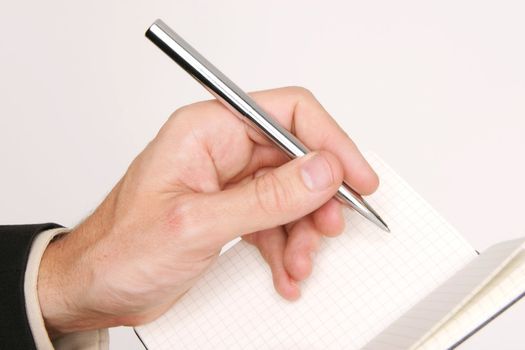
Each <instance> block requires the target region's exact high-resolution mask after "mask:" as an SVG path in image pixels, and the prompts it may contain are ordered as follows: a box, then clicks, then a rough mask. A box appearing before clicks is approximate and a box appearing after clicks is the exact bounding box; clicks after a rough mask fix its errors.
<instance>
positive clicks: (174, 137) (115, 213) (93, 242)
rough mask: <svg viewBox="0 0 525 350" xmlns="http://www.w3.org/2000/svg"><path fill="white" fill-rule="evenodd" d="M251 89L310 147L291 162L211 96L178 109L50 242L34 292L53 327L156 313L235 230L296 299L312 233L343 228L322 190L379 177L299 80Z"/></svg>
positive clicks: (313, 243) (369, 185)
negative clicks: (86, 211) (89, 209)
mask: <svg viewBox="0 0 525 350" xmlns="http://www.w3.org/2000/svg"><path fill="white" fill-rule="evenodd" d="M252 96H253V98H254V99H255V100H256V101H257V102H258V103H260V105H262V106H263V107H264V108H265V109H266V110H267V111H268V112H269V113H270V114H271V115H272V116H273V117H274V118H276V119H277V120H278V122H279V123H280V124H281V125H283V126H284V127H286V128H287V129H289V130H291V131H292V132H293V133H294V134H295V135H297V136H298V138H299V139H300V140H301V141H303V143H304V144H305V145H306V146H307V147H309V148H310V149H312V150H317V152H313V153H312V154H308V155H306V156H304V157H302V158H299V159H295V160H292V161H290V160H289V159H288V158H287V157H286V156H285V155H284V154H283V152H282V151H280V150H278V149H277V148H276V147H274V146H273V145H272V144H271V143H270V142H269V141H268V140H266V139H265V138H264V137H262V136H261V135H259V134H258V133H257V132H255V131H254V130H252V129H251V128H249V127H248V126H247V125H246V124H244V123H243V122H242V121H240V120H239V119H237V118H236V117H235V116H233V115H232V113H231V112H229V111H228V110H227V109H226V108H225V107H223V106H222V105H221V104H220V103H219V102H217V101H206V102H200V103H196V104H193V105H190V106H186V107H183V108H181V109H179V110H178V111H176V112H175V113H174V114H173V115H172V116H171V117H170V118H169V120H168V121H167V122H166V124H165V125H164V126H163V127H162V129H161V130H160V132H159V133H158V135H157V136H156V137H155V139H154V140H153V141H151V142H150V143H149V144H148V146H147V147H146V148H145V149H144V151H143V152H142V153H141V154H140V155H139V156H138V157H137V158H136V159H135V160H134V161H133V163H132V164H131V165H130V167H129V169H128V171H127V172H126V174H125V176H124V177H123V178H122V179H121V180H120V181H119V182H118V183H117V185H116V186H115V188H114V189H113V190H112V191H111V193H110V194H109V195H108V197H107V198H106V199H105V200H104V202H103V203H102V204H101V205H100V206H99V207H98V208H97V209H96V211H95V212H94V213H93V214H92V215H91V216H89V217H88V218H87V219H86V220H85V221H84V222H83V223H82V224H80V225H79V226H78V227H76V228H75V229H74V230H73V231H72V232H71V233H69V234H67V235H65V236H64V237H62V238H60V239H58V240H56V241H55V242H53V243H51V244H50V245H49V247H48V248H47V250H46V252H45V254H44V257H43V260H42V263H41V267H40V273H39V279H38V293H39V298H40V304H41V308H42V313H43V316H44V319H45V322H46V326H47V328H48V330H49V332H50V334H51V335H52V336H58V335H60V334H65V333H69V332H73V331H79V330H87V329H95V328H102V327H110V326H117V325H139V324H143V323H146V322H148V321H151V320H153V319H155V318H156V317H158V316H159V315H161V314H162V313H163V312H165V311H166V310H167V309H168V308H169V307H170V306H171V305H173V304H174V303H175V302H176V301H177V300H178V299H179V298H180V297H181V296H182V295H183V294H184V293H185V292H186V291H187V290H188V289H189V288H190V287H191V286H192V285H193V284H194V283H195V281H196V280H197V279H198V278H199V276H201V275H202V274H203V272H204V271H205V270H206V269H207V268H208V267H209V266H210V264H211V263H213V262H214V261H215V259H216V258H217V256H218V253H219V251H220V249H221V247H222V246H223V245H224V244H225V243H227V242H228V241H230V240H231V239H233V238H235V237H238V236H241V235H242V236H243V238H244V239H245V240H246V241H248V242H250V243H252V244H254V245H256V246H257V247H258V248H259V250H260V252H261V254H262V256H263V257H264V258H265V260H266V261H267V262H268V264H269V265H270V267H271V270H272V274H273V281H274V285H275V288H276V290H277V291H278V292H279V293H280V294H281V295H282V296H283V297H285V298H287V299H290V300H293V299H296V298H298V297H299V295H300V289H299V284H298V282H300V281H302V280H304V279H305V278H307V277H308V275H309V274H310V272H311V270H312V256H313V253H314V252H315V250H316V249H317V246H318V243H319V240H320V238H321V237H322V236H334V235H337V234H339V233H340V232H341V231H342V230H343V226H344V221H343V218H342V212H341V210H342V208H341V206H340V204H339V203H338V202H337V201H335V200H333V199H331V198H332V197H333V195H334V194H335V193H336V191H337V189H338V187H339V185H340V184H341V182H342V181H343V178H344V179H345V180H346V181H347V182H348V183H349V184H350V185H351V186H352V187H353V188H354V189H355V190H357V191H358V192H360V193H362V194H368V193H371V192H373V191H374V190H375V189H376V187H377V185H378V179H377V176H376V175H375V173H374V172H373V170H372V169H371V168H370V166H369V165H368V163H367V162H366V161H365V160H364V158H363V157H362V155H361V154H360V153H359V151H358V150H357V148H356V146H355V145H354V143H353V142H352V141H351V140H350V138H348V136H347V135H346V134H345V133H344V132H343V131H342V130H341V129H340V128H339V126H338V125H337V124H336V122H335V121H334V120H333V119H332V118H331V117H330V116H329V115H328V113H327V112H326V111H325V110H324V109H323V108H322V106H321V105H320V104H319V103H318V102H317V101H316V99H315V98H314V97H313V96H312V94H311V93H310V92H308V91H307V90H305V89H302V88H295V87H293V88H283V89H276V90H269V91H263V92H258V93H254V94H253V95H252Z"/></svg>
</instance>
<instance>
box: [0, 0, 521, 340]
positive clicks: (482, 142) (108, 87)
mask: <svg viewBox="0 0 525 350" xmlns="http://www.w3.org/2000/svg"><path fill="white" fill-rule="evenodd" d="M524 16H525V5H524V3H523V2H522V1H518V0H516V1H505V0H504V1H479V0H478V1H474V0H472V1H464V0H455V1H416V0H413V1H409V0H399V1H387V0H383V1H366V2H365V1H342V0H340V1H335V0H324V1H322V2H321V1H305V0H293V1H277V0H265V1H241V0H225V1H212V0H207V1H204V0H202V1H199V0H192V1H190V0H181V1H160V0H154V1H120V2H119V1H115V0H111V1H110V0H105V1H101V0H96V1H86V2H72V1H65V0H64V1H58V0H48V1H25V0H21V1H16V2H15V1H10V2H7V1H3V2H2V3H1V4H0V48H1V49H0V159H1V163H2V168H1V173H0V198H1V200H0V222H1V223H3V224H9V223H13V224H14V223H29V222H47V221H54V222H58V223H61V224H63V225H67V226H73V225H75V224H76V223H78V222H79V221H80V220H82V218H84V217H85V216H86V215H88V214H89V213H90V212H91V211H92V210H93V209H94V208H95V207H96V206H97V204H98V203H99V202H100V201H101V200H102V199H103V198H104V196H105V195H106V194H107V193H108V192H109V190H110V189H111V187H112V186H113V185H114V184H115V183H116V182H117V181H118V179H119V178H120V177H121V176H122V175H123V173H124V172H125V170H126V167H127V165H128V164H129V163H130V161H131V160H132V159H133V158H134V156H135V155H136V154H137V153H138V152H140V150H141V149H142V148H143V147H144V146H145V145H146V143H147V142H148V141H149V140H150V139H151V138H152V137H153V136H154V135H155V133H156V131H157V130H158V129H159V127H160V126H161V125H162V124H163V122H164V121H165V120H166V118H167V117H168V116H169V114H170V113H171V112H172V111H173V110H175V109H176V108H177V107H180V106H182V105H184V104H187V103H191V102H193V101H196V100H201V99H208V98H210V96H209V95H208V93H207V92H206V91H205V90H203V89H202V88H201V87H200V86H199V85H198V84H197V83H196V82H194V81H193V80H191V79H190V78H189V77H188V76H187V75H186V73H184V72H183V71H182V70H181V69H180V68H179V67H178V66H176V65H175V64H174V63H173V62H171V61H170V60H169V59H168V58H167V57H166V56H165V55H164V54H162V53H161V52H160V51H159V50H158V49H157V48H156V47H154V46H153V45H152V44H151V43H150V42H149V41H148V40H147V39H146V38H145V37H144V32H145V30H146V29H147V27H148V26H149V25H150V24H151V23H152V22H153V21H154V20H155V19H156V18H159V17H160V18H162V19H163V20H164V21H165V22H166V23H168V24H169V25H170V26H172V27H173V28H174V29H175V30H176V31H178V32H179V34H181V35H182V36H183V37H185V38H186V40H188V41H189V42H190V43H192V44H193V45H194V46H195V47H196V48H197V49H199V50H200V51H201V52H202V53H203V54H204V55H205V56H207V57H208V58H209V59H210V60H211V61H212V62H214V63H215V64H216V65H217V66H218V67H219V68H220V69H222V70H223V71H224V72H225V73H226V74H227V75H229V76H230V77H231V78H232V80H234V81H235V82H237V83H238V84H239V85H240V86H241V87H243V88H244V89H246V90H249V91H251V90H259V89H267V88H272V87H279V86H284V85H303V86H305V87H307V88H309V89H310V90H312V91H313V92H314V93H315V94H316V96H317V97H318V99H319V100H320V101H321V102H322V103H323V104H324V105H325V107H326V108H327V110H328V111H329V112H331V114H332V115H333V116H334V117H335V118H336V119H337V120H338V121H339V122H340V124H341V125H342V126H343V127H344V128H345V129H346V130H347V131H348V133H349V134H350V135H351V136H352V137H353V138H354V140H355V141H356V142H357V143H358V144H359V145H360V146H361V148H362V149H370V150H373V151H375V152H376V153H377V154H379V155H380V156H381V157H382V158H384V159H385V161H386V162H387V163H388V164H390V166H392V167H393V168H394V169H396V170H397V171H398V172H399V173H400V174H401V175H402V176H403V177H404V178H405V179H406V180H407V181H408V182H409V183H410V184H412V185H413V187H414V188H415V189H416V190H417V191H418V192H420V193H421V194H422V195H423V197H424V198H426V199H427V200H428V201H429V202H430V203H431V204H432V205H434V206H435V207H436V208H437V210H438V211H439V212H441V213H442V214H443V216H444V217H445V218H447V219H448V220H449V221H450V222H451V223H452V224H453V225H454V226H455V227H456V228H458V229H459V231H460V232H462V233H463V234H464V235H465V237H467V239H468V240H469V241H470V242H471V243H472V245H473V246H475V247H476V248H477V249H478V250H483V249H485V248H487V247H488V246H490V245H492V244H494V243H496V242H498V241H500V240H505V239H510V238H514V237H518V236H522V235H525V229H524V225H523V220H524V219H525V215H524V214H523V212H524V209H525V205H524V204H523V198H525V182H524V179H525V164H524V150H525V65H524V64H523V62H525V44H524V42H525V41H524V35H525V21H524V20H523V18H524ZM524 323H525V302H524V301H522V302H521V303H518V304H517V305H516V306H515V307H514V308H513V309H511V310H510V311H509V312H507V313H506V314H504V315H503V316H502V317H500V318H498V319H497V320H496V321H495V322H493V324H491V325H489V326H488V327H486V328H485V329H484V330H482V331H481V332H480V333H479V334H477V335H476V336H474V337H473V338H472V339H471V340H469V341H468V342H467V343H466V344H465V345H464V346H463V347H462V348H464V349H494V348H503V349H518V348H523V344H524V343H525V335H524V334H523V324H524ZM111 337H112V338H111V342H112V343H111V344H112V345H111V348H112V349H141V348H142V346H141V345H140V343H139V342H138V341H137V340H136V339H135V337H134V334H133V332H132V330H131V329H129V328H120V329H116V330H112V331H111Z"/></svg>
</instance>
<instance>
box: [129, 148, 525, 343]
mask: <svg viewBox="0 0 525 350" xmlns="http://www.w3.org/2000/svg"><path fill="white" fill-rule="evenodd" d="M367 159H368V160H369V162H370V163H371V164H372V166H373V167H374V169H376V171H377V172H378V174H379V177H380V179H381V185H380V188H379V189H378V191H377V192H376V193H375V194H374V195H372V196H370V197H368V198H367V200H368V201H369V203H370V204H371V205H372V207H374V208H375V209H377V211H378V212H379V213H381V216H382V217H383V218H384V219H385V221H386V222H387V223H388V224H389V226H390V229H391V231H392V232H391V233H390V234H389V233H385V232H383V231H381V230H380V229H378V228H376V227H375V226H374V225H372V224H371V223H370V222H367V221H366V220H365V219H363V218H362V217H360V216H359V215H358V214H357V213H356V212H354V211H351V210H346V211H345V221H346V229H345V232H344V233H343V234H342V235H340V236H338V237H335V238H327V239H324V240H323V242H322V244H321V247H320V250H319V253H318V254H317V256H316V259H315V266H314V270H313V272H312V275H311V276H310V278H308V279H307V280H306V281H305V282H303V283H302V288H301V289H302V295H301V298H300V299H299V300H297V301H295V302H288V301H286V300H284V299H282V298H281V297H280V296H279V295H278V294H277V293H276V292H275V290H274V288H273V285H272V278H271V272H270V269H269V268H268V267H267V265H266V263H265V262H264V261H263V259H262V258H261V256H260V254H259V253H258V251H257V249H256V248H254V247H253V246H250V245H248V244H247V243H245V242H239V243H238V244H236V245H234V246H233V247H232V248H230V249H229V250H228V251H226V252H225V253H224V254H222V255H221V256H220V257H219V259H218V261H217V263H216V264H215V265H214V266H213V267H212V268H211V269H210V270H209V271H208V272H207V273H206V274H205V275H204V276H203V277H202V279H201V280H199V281H198V283H197V284H196V285H195V286H194V287H193V288H192V289H190V290H189V291H188V293H187V294H185V295H184V296H183V297H182V298H181V299H180V301H179V302H178V303H177V304H175V305H174V306H173V307H172V308H171V309H170V310H169V311H168V312H166V313H165V314H164V315H162V316H161V317H159V318H158V319H157V320H155V321H153V322H151V323H149V324H147V325H144V326H141V327H137V328H136V332H137V334H138V335H139V337H140V338H141V340H142V342H143V343H144V345H145V346H146V347H147V348H148V349H173V348H177V349H362V348H365V349H368V350H384V349H416V348H423V349H444V348H450V347H453V346H455V345H457V344H459V343H460V342H461V341H463V340H464V339H465V338H466V337H468V336H469V335H471V334H473V333H474V332H475V331H476V330H477V329H479V328H480V327H482V326H483V325H484V324H486V323H487V322H489V321H490V319H492V318H493V317H495V316H496V315H497V314H498V313H500V312H502V310H505V309H506V308H507V307H509V306H510V305H512V303H514V302H516V301H517V300H519V299H520V298H521V297H522V296H523V293H524V292H525V253H524V250H523V248H524V240H523V239H520V240H514V241H509V242H504V243H500V244H497V245H495V246H493V247H491V248H489V249H488V250H487V251H486V252H484V253H482V254H481V255H478V254H477V252H476V251H475V250H474V248H473V247H471V246H470V245H469V244H468V243H467V242H466V241H465V239H464V238H463V237H462V236H461V235H460V234H459V233H458V232H457V231H456V230H454V229H453V228H452V227H451V226H450V225H449V224H448V223H447V222H446V221H445V220H444V219H443V218H442V217H441V216H440V215H439V214H438V213H436V212H435V211H434V210H433V209H432V208H431V207H430V205H429V204H428V203H426V202H425V201H424V200H423V199H422V198H421V197H420V196H419V195H418V194H417V193H416V192H414V190H413V189H411V188H410V186H408V184H407V183H406V182H404V181H403V180H402V179H401V178H400V177H399V176H398V175H397V174H395V173H394V172H393V171H392V169H390V168H389V167H388V166H387V165H386V164H384V162H383V161H381V160H380V159H379V158H378V157H377V156H375V155H374V154H368V155H367ZM247 219H249V218H247Z"/></svg>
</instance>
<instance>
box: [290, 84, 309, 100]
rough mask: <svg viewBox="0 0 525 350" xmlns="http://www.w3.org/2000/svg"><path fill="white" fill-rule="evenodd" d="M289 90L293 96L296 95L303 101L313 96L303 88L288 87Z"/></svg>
mask: <svg viewBox="0 0 525 350" xmlns="http://www.w3.org/2000/svg"><path fill="white" fill-rule="evenodd" d="M289 89H290V91H291V92H292V93H293V94H294V95H297V96H299V97H300V98H303V99H309V98H312V97H313V96H314V94H313V93H312V91H310V90H309V89H307V88H305V87H303V86H290V87H289Z"/></svg>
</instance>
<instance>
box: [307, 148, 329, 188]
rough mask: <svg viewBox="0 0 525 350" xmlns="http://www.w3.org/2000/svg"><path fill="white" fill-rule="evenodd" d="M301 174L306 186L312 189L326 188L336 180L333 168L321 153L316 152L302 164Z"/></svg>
mask: <svg viewBox="0 0 525 350" xmlns="http://www.w3.org/2000/svg"><path fill="white" fill-rule="evenodd" d="M301 176H302V178H303V182H304V184H305V185H306V187H308V188H309V189H310V190H312V191H322V190H325V189H327V188H328V187H330V185H331V184H332V183H333V182H334V179H333V176H332V168H330V164H328V161H327V160H326V159H325V158H324V157H323V156H321V155H320V154H316V155H315V156H313V157H312V158H310V159H308V160H307V161H306V162H305V163H304V164H303V165H302V168H301Z"/></svg>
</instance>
